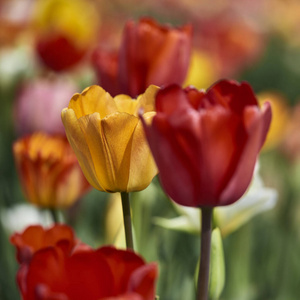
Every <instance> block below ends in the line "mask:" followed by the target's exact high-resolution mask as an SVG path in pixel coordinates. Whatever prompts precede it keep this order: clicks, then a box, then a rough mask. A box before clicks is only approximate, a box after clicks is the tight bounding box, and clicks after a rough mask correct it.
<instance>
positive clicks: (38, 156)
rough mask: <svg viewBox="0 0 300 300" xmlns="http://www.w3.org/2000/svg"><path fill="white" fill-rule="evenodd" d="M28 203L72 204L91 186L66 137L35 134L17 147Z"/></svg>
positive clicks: (19, 168) (22, 140)
mask: <svg viewBox="0 0 300 300" xmlns="http://www.w3.org/2000/svg"><path fill="white" fill-rule="evenodd" d="M13 152H14V156H15V162H16V167H17V169H18V172H19V176H20V179H21V184H22V187H23V191H24V193H25V196H26V198H27V200H28V201H29V202H31V203H33V204H36V205H38V206H42V207H48V208H64V207H68V206H70V205H72V204H73V203H74V202H75V201H76V200H77V199H78V198H79V197H80V196H81V195H82V194H83V193H84V192H86V191H87V189H88V188H89V187H90V186H89V184H88V182H87V181H86V179H85V178H84V175H83V174H82V171H81V169H80V167H79V164H78V161H77V158H76V155H75V154H74V152H73V150H72V148H71V146H70V145H69V143H68V141H67V139H66V137H64V136H63V135H47V134H44V133H35V134H32V135H30V136H27V137H25V138H21V139H19V140H17V141H16V142H15V143H14V145H13Z"/></svg>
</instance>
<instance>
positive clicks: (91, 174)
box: [61, 108, 103, 191]
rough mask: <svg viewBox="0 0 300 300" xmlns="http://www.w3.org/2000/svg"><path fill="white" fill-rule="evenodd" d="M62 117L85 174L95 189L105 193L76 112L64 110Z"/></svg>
mask: <svg viewBox="0 0 300 300" xmlns="http://www.w3.org/2000/svg"><path fill="white" fill-rule="evenodd" d="M61 117H62V121H63V124H64V126H65V130H66V135H67V138H68V140H69V143H70V144H71V146H72V148H73V150H74V152H75V154H76V156H77V159H78V161H79V164H80V167H81V169H82V171H83V174H84V175H85V177H86V179H87V180H88V182H89V183H90V184H91V185H92V186H93V187H94V188H96V189H98V190H100V191H103V188H102V187H101V185H100V184H99V182H98V179H97V176H96V171H95V167H94V163H93V159H92V156H91V152H90V149H89V147H88V145H87V141H86V139H85V135H84V134H83V131H82V129H81V128H80V124H79V122H78V120H77V118H76V115H75V112H74V110H73V109H67V108H65V109H63V111H62V113H61Z"/></svg>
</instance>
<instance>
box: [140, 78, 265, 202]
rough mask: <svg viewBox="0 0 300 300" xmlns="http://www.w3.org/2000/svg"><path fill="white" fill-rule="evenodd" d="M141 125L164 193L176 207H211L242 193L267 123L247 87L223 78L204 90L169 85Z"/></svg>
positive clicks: (250, 176) (250, 175)
mask: <svg viewBox="0 0 300 300" xmlns="http://www.w3.org/2000/svg"><path fill="white" fill-rule="evenodd" d="M156 110H157V114H156V116H155V117H154V118H153V121H152V124H151V125H147V124H145V122H144V128H145V130H146V136H147V139H148V142H149V145H150V148H151V150H152V153H153V157H154V159H155V161H156V164H157V166H158V169H159V171H160V179H161V183H162V186H163V188H164V189H165V191H166V193H167V194H168V195H169V196H170V197H171V198H172V199H173V200H174V201H175V202H177V203H178V204H182V205H185V206H193V207H205V206H207V207H214V206H222V205H228V204H231V203H233V202H235V201H237V200H238V199H239V198H240V197H241V196H242V195H243V193H244V192H245V191H246V189H247V187H248V185H249V183H250V181H251V178H252V175H253V171H254V167H255V163H256V159H257V156H258V153H259V150H260V149H261V147H262V145H263V143H264V140H265V138H266V135H267V132H268V128H269V126H270V122H271V108H270V105H269V103H265V104H264V105H263V107H262V109H260V108H259V106H258V102H257V100H256V98H255V95H254V93H253V91H252V89H251V87H250V86H249V85H248V84H247V83H241V84H239V83H237V82H235V81H229V80H223V81H220V82H217V83H216V84H214V85H213V86H212V87H210V88H209V89H208V90H207V91H206V92H204V91H198V90H196V89H194V88H192V87H188V88H186V89H184V90H183V89H181V88H180V87H179V86H176V85H172V86H169V87H166V88H164V89H162V90H160V91H159V92H158V94H157V96H156Z"/></svg>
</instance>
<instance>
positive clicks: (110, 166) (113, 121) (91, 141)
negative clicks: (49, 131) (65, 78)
mask: <svg viewBox="0 0 300 300" xmlns="http://www.w3.org/2000/svg"><path fill="white" fill-rule="evenodd" d="M157 91H158V88H157V87H155V86H150V87H149V88H148V89H147V90H146V92H145V93H144V94H142V95H140V96H139V97H138V98H137V99H136V100H134V99H131V98H130V97H129V96H126V95H118V96H116V97H115V98H112V97H111V96H110V95H109V94H108V93H107V92H105V91H104V90H103V89H102V88H101V87H99V86H91V87H89V88H87V89H85V90H84V91H83V92H82V94H75V95H74V96H73V98H72V99H71V101H70V104H69V106H68V108H65V109H64V110H63V111H62V120H63V123H64V126H65V129H66V134H67V137H68V140H69V142H70V144H71V146H72V148H73V150H74V152H75V153H76V155H77V158H78V161H79V164H80V166H81V168H82V170H83V173H84V174H85V176H86V178H87V180H88V181H89V182H90V184H91V185H92V186H93V187H95V188H96V189H98V190H100V191H105V192H132V191H139V190H143V189H145V188H146V187H147V186H148V185H149V184H150V182H151V181H152V179H153V177H154V176H155V175H156V174H157V168H156V165H155V162H154V160H153V157H152V155H151V152H150V149H149V147H148V144H147V141H146V139H145V136H144V130H143V126H142V123H141V121H140V120H139V117H138V111H139V110H143V112H144V114H143V116H144V118H145V119H146V122H150V121H151V119H152V118H153V116H154V115H155V112H154V99H155V95H156V93H157Z"/></svg>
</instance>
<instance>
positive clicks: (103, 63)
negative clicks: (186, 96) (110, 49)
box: [94, 18, 192, 97]
mask: <svg viewBox="0 0 300 300" xmlns="http://www.w3.org/2000/svg"><path fill="white" fill-rule="evenodd" d="M191 36H192V28H191V26H189V25H186V26H183V27H181V28H172V27H169V26H161V25H159V24H157V23H156V22H155V21H154V20H152V19H150V18H142V19H141V20H140V21H139V22H138V23H135V22H133V21H129V22H127V24H126V26H125V30H124V33H123V40H122V43H121V47H120V51H119V55H118V57H117V56H116V54H113V53H112V54H111V55H110V54H107V52H103V50H101V49H98V50H96V52H95V54H94V63H95V68H96V70H97V72H98V75H99V77H100V85H101V86H102V87H103V88H104V89H105V90H107V91H108V92H109V93H110V94H111V95H113V96H115V95H117V94H119V93H124V94H127V95H130V96H132V97H136V96H137V95H139V94H142V93H144V91H145V90H146V88H147V87H148V86H149V85H151V84H154V85H158V86H162V85H167V84H172V83H177V84H182V83H183V81H184V79H185V76H186V73H187V70H188V66H189V59H190V52H191ZM116 61H118V62H117V65H116Z"/></svg>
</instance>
